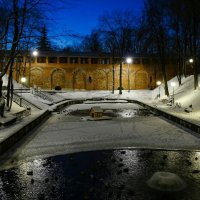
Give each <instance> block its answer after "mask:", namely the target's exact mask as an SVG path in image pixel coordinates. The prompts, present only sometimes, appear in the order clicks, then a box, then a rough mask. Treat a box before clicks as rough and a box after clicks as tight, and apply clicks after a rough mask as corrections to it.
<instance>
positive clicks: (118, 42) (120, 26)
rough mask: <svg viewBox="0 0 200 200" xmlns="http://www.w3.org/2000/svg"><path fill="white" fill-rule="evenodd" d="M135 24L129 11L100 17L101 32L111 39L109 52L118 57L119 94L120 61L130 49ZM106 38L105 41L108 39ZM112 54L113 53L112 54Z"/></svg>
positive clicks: (120, 81)
mask: <svg viewBox="0 0 200 200" xmlns="http://www.w3.org/2000/svg"><path fill="white" fill-rule="evenodd" d="M134 25H135V17H134V16H133V15H132V13H131V12H129V11H125V12H121V11H120V12H119V11H115V12H114V13H112V14H105V15H104V16H102V17H101V32H102V33H104V35H105V37H106V38H108V40H109V39H112V42H111V43H109V46H110V47H109V49H110V50H111V53H112V54H113V53H116V56H117V57H119V64H120V73H119V94H122V89H123V86H122V63H123V59H124V56H125V55H126V54H127V53H130V51H131V50H132V40H131V39H132V34H133V28H134ZM108 40H107V41H108ZM113 55H114V54H113Z"/></svg>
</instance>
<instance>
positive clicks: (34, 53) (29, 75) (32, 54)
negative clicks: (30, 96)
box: [28, 50, 38, 88]
mask: <svg viewBox="0 0 200 200" xmlns="http://www.w3.org/2000/svg"><path fill="white" fill-rule="evenodd" d="M32 56H33V57H37V56H38V51H37V50H34V51H32V52H31V55H30V65H29V73H28V86H29V88H30V79H31V62H32V59H31V58H32Z"/></svg>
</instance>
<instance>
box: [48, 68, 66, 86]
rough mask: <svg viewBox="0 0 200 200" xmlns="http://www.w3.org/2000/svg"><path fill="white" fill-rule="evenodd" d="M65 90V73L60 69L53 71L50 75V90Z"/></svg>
mask: <svg viewBox="0 0 200 200" xmlns="http://www.w3.org/2000/svg"><path fill="white" fill-rule="evenodd" d="M58 87H60V88H61V89H62V88H65V73H64V71H63V70H62V69H54V70H53V71H52V73H51V89H55V88H58Z"/></svg>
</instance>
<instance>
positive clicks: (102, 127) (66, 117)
mask: <svg viewBox="0 0 200 200" xmlns="http://www.w3.org/2000/svg"><path fill="white" fill-rule="evenodd" d="M97 105H98V106H101V107H102V109H103V110H105V112H106V113H112V112H113V113H115V114H116V112H114V111H116V110H117V117H115V116H114V117H113V118H112V120H102V121H86V120H84V117H86V115H85V114H84V115H81V114H80V115H79V114H78V113H79V112H80V111H81V112H83V111H84V112H85V111H87V112H88V113H89V109H90V108H91V107H92V106H97ZM140 109H143V108H142V107H141V106H139V105H137V104H132V103H126V102H123V101H121V102H118V103H112V104H111V103H108V102H103V103H101V104H100V102H99V103H98V104H93V103H92V102H86V103H85V104H77V105H72V106H69V107H67V108H65V109H64V110H62V112H59V113H54V114H53V115H52V117H51V118H49V119H48V120H47V121H46V122H45V123H44V124H43V125H42V126H41V127H39V128H38V129H37V130H36V131H35V132H34V133H33V134H31V136H30V137H29V138H28V139H27V140H26V141H25V143H24V144H23V145H21V147H19V148H18V149H17V150H16V151H15V153H14V155H12V158H11V159H14V160H16V161H17V162H18V161H20V160H24V159H29V158H30V159H31V158H32V157H48V156H55V155H60V154H66V153H73V152H82V151H90V150H103V149H117V148H123V147H126V148H152V149H182V150H184V149H189V150H191V149H192V150H199V149H200V138H199V135H197V134H194V133H189V132H188V131H185V130H183V129H181V128H179V127H177V126H175V125H173V124H172V123H169V122H167V121H166V120H163V119H162V118H161V117H159V116H153V115H152V114H146V113H145V116H137V115H135V114H136V113H137V112H138V110H140ZM87 112H86V113H87ZM88 115H89V114H88Z"/></svg>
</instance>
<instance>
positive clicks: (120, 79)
mask: <svg viewBox="0 0 200 200" xmlns="http://www.w3.org/2000/svg"><path fill="white" fill-rule="evenodd" d="M119 94H122V61H120V66H119Z"/></svg>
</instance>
